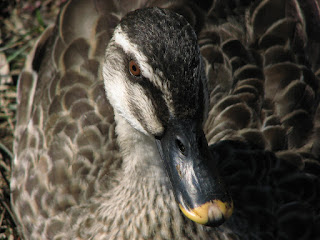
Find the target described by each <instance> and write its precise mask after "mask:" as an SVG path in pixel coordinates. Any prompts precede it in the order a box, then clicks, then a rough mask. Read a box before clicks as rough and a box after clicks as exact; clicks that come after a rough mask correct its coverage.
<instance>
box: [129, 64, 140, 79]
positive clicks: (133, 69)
mask: <svg viewBox="0 0 320 240" xmlns="http://www.w3.org/2000/svg"><path fill="white" fill-rule="evenodd" d="M129 71H130V73H131V74H132V75H133V76H135V77H140V74H141V72H140V67H139V66H138V64H137V63H136V62H135V61H133V60H130V62H129Z"/></svg>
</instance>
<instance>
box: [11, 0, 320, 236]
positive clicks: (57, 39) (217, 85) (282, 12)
mask: <svg viewBox="0 0 320 240" xmlns="http://www.w3.org/2000/svg"><path fill="white" fill-rule="evenodd" d="M207 5H209V6H210V8H208V6H207ZM207 5H206V4H203V5H200V6H198V5H197V4H196V3H193V2H188V3H187V2H186V1H173V2H171V1H166V0H159V1H156V0H155V1H151V2H147V1H134V2H133V1H120V2H118V1H106V2H103V1H89V0H88V1H86V0H77V1H69V2H67V3H66V5H65V6H64V7H63V8H62V10H61V12H60V14H59V16H58V20H57V23H56V25H55V26H52V27H49V28H48V29H47V30H46V31H45V32H44V33H43V34H42V36H41V37H40V38H39V40H38V42H37V45H36V46H35V48H34V50H33V52H32V53H31V54H30V56H29V57H28V59H27V62H26V67H25V69H24V71H23V72H22V74H21V76H20V80H19V88H18V103H19V106H18V111H17V124H16V132H15V145H14V151H15V159H14V162H13V166H12V168H13V174H12V183H11V189H12V206H13V209H14V211H15V213H16V215H17V222H18V225H19V227H20V231H21V234H22V236H24V238H26V239H310V240H311V239H316V238H317V236H320V232H319V229H320V201H319V200H320V183H319V180H320V178H319V176H320V162H319V158H320V157H319V155H320V144H319V143H320V107H319V106H320V105H319V93H320V92H319V90H320V89H319V77H320V59H319V53H320V43H319V39H318V38H319V37H318V36H319V35H317V34H316V33H318V32H319V31H320V23H319V22H316V23H315V22H314V21H315V20H312V19H320V11H319V4H318V1H312V0H308V1H298V0H287V1H277V0H263V1H259V0H258V1H242V3H240V2H238V1H236V2H235V1H225V2H223V1H213V2H212V3H209V4H207ZM149 6H158V7H162V8H169V9H171V10H173V11H176V12H178V13H179V14H182V15H183V16H184V17H185V18H186V19H187V20H188V21H189V23H190V24H191V25H192V26H193V27H194V28H195V31H196V33H197V35H198V42H199V45H200V51H201V54H202V56H203V57H204V62H205V64H206V66H205V71H206V76H207V79H208V89H209V103H210V105H209V113H208V119H207V120H206V122H205V125H204V131H205V133H206V138H207V140H208V143H209V144H210V145H211V146H210V149H211V151H212V154H214V156H215V157H216V159H218V162H219V164H218V168H219V172H220V175H221V176H222V177H223V178H224V180H225V182H226V185H227V186H228V188H229V190H230V192H231V195H232V198H233V202H234V213H233V215H232V217H231V218H230V219H229V220H228V221H227V222H226V223H224V224H223V225H222V226H220V227H216V228H209V227H203V226H200V225H199V224H196V223H193V222H191V221H190V220H188V219H186V218H185V217H184V216H182V214H181V212H180V211H179V208H178V207H177V204H176V202H175V201H174V197H173V194H172V191H171V190H170V188H167V187H164V186H163V185H161V184H157V182H161V181H166V180H162V179H152V180H150V182H146V181H144V182H142V183H143V184H141V182H139V180H137V181H136V182H126V180H123V182H122V179H126V178H125V177H124V176H123V175H122V174H123V157H124V155H125V154H126V153H127V152H126V150H128V149H130V147H132V146H134V145H133V144H134V143H133V141H135V140H136V139H132V142H123V141H122V134H124V133H123V132H125V130H126V129H122V130H119V129H117V131H116V130H115V129H116V122H115V119H114V111H113V108H112V106H111V105H110V103H109V102H108V99H107V97H106V94H105V89H104V84H103V77H102V73H101V67H102V64H103V63H104V55H105V49H106V46H107V43H108V42H109V40H110V38H111V37H112V34H113V31H114V29H115V27H116V25H117V24H118V22H119V21H120V19H121V18H122V17H123V16H124V15H125V14H126V13H127V12H129V11H132V10H134V9H137V8H142V7H149ZM137 34H138V33H137ZM159 41H161V40H159ZM121 131H122V132H121ZM142 138H143V139H142V140H141V141H145V142H146V148H147V147H148V146H149V144H151V143H150V139H149V140H148V139H147V137H145V138H144V137H142ZM121 144H124V145H125V144H127V145H125V146H127V148H125V151H120V150H119V145H121ZM137 157H139V156H137ZM140 171H141V172H139V169H137V176H139V175H143V174H144V172H143V169H142V170H140ZM130 184H132V187H131V188H132V189H130V190H126V189H125V188H124V187H122V188H121V187H119V186H126V187H127V186H129V185H130ZM129 188H130V187H129ZM129 188H128V189H129ZM121 189H122V190H123V191H121ZM150 189H152V191H151V190H150ZM125 191H126V192H125ZM114 195H116V196H118V199H119V202H116V203H112V204H114V206H117V208H114V209H110V208H111V207H110V206H111V205H110V199H113V201H114V199H115V198H114V197H112V196H114ZM108 200H109V201H108ZM108 204H109V205H108ZM104 206H109V208H108V207H106V208H105V209H104V208H103V207H104ZM106 209H108V211H109V212H107V210H106ZM104 211H105V212H104ZM109 213H110V215H108V214H109ZM112 214H113V215H112ZM110 216H113V217H112V218H111V217H110ZM119 216H120V217H119Z"/></svg>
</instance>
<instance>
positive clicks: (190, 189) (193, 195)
mask: <svg viewBox="0 0 320 240" xmlns="http://www.w3.org/2000/svg"><path fill="white" fill-rule="evenodd" d="M103 77H104V84H105V89H106V92H107V97H108V99H109V101H110V103H111V104H112V106H113V108H114V110H115V111H117V113H118V114H119V115H121V116H122V117H123V118H124V119H126V121H127V122H128V123H129V124H130V125H131V126H132V127H133V128H135V129H136V130H138V131H140V132H141V133H143V134H145V135H147V136H150V137H151V138H153V139H154V141H155V142H156V145H157V147H158V150H159V154H160V156H161V159H162V163H163V165H164V168H165V170H166V173H167V175H168V177H169V179H170V182H171V185H172V189H173V192H174V195H175V198H176V201H177V203H178V205H179V207H180V209H181V211H182V212H183V213H184V214H185V215H186V216H187V217H188V218H190V219H191V220H193V221H195V222H197V223H201V224H204V225H210V226H217V225H219V224H221V223H222V222H224V220H225V219H227V218H228V217H230V215H231V213H232V209H233V204H232V200H231V197H230V195H229V193H228V191H227V190H226V188H225V185H224V184H223V182H222V181H221V179H220V177H219V175H218V172H217V167H216V160H215V158H214V156H212V154H211V152H210V151H209V147H208V143H207V140H206V138H205V135H204V132H203V129H202V127H203V123H204V121H205V119H206V116H207V112H208V90H207V80H206V76H205V72H204V64H203V62H202V58H201V55H200V51H199V46H198V43H197V36H196V34H195V32H194V30H193V28H192V27H191V26H190V24H188V22H187V21H186V20H185V19H184V18H183V17H182V16H180V15H178V14H176V13H174V12H171V11H169V10H164V9H159V8H146V9H139V10H136V11H134V12H131V13H128V14H127V15H126V16H125V17H124V18H123V19H122V20H121V21H120V23H119V25H118V26H117V27H116V29H115V31H114V35H113V37H112V39H111V40H110V42H109V44H108V47H107V50H106V57H105V62H104V65H103Z"/></svg>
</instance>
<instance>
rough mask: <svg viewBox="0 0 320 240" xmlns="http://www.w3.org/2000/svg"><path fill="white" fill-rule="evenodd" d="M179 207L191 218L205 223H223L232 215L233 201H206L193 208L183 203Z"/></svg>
mask: <svg viewBox="0 0 320 240" xmlns="http://www.w3.org/2000/svg"><path fill="white" fill-rule="evenodd" d="M179 207H180V209H181V211H182V212H183V214H184V215H185V216H186V217H187V218H189V219H190V220H192V221H194V222H196V223H200V224H203V225H215V223H217V225H218V224H221V223H222V222H224V221H225V220H226V219H228V218H229V217H230V216H231V215H232V211H233V203H232V202H231V203H228V202H227V203H225V202H222V201H220V200H213V201H210V202H206V203H205V204H202V205H201V206H199V207H196V208H193V209H185V208H184V207H183V206H182V205H181V204H179Z"/></svg>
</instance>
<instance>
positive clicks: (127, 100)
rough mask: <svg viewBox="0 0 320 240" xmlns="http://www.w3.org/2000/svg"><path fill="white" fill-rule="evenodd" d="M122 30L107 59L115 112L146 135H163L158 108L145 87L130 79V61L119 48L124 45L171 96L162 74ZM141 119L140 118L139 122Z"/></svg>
mask: <svg viewBox="0 0 320 240" xmlns="http://www.w3.org/2000/svg"><path fill="white" fill-rule="evenodd" d="M120 30H121V29H120ZM120 30H119V27H118V28H117V30H116V31H115V33H114V36H113V38H112V39H111V41H110V43H109V46H108V48H107V50H106V58H105V62H104V64H103V78H104V84H105V89H106V93H107V97H108V99H109V101H110V103H111V104H112V106H113V107H114V109H115V110H116V111H117V112H118V113H119V114H120V115H121V116H122V117H124V118H125V119H126V120H127V121H128V122H129V123H130V125H131V126H132V127H134V128H135V129H137V130H138V131H140V132H142V133H144V134H146V135H148V134H150V133H151V134H160V133H162V131H163V126H162V124H161V122H160V120H159V119H158V117H157V113H156V109H155V107H154V105H153V103H152V101H151V99H150V98H149V97H148V96H147V95H146V94H145V91H144V89H143V88H142V86H140V85H139V84H134V83H133V82H132V81H131V80H129V79H127V77H128V73H127V72H125V71H126V69H129V68H128V67H126V66H124V64H127V63H126V60H125V59H123V54H121V53H120V52H119V51H117V48H118V47H119V46H120V47H121V48H122V49H123V50H124V52H125V53H127V54H128V55H132V56H133V57H134V58H135V61H136V62H137V64H138V65H139V67H140V70H141V74H142V75H143V76H144V77H146V78H148V79H149V80H150V81H152V82H153V83H158V84H155V85H156V86H157V85H159V88H160V89H161V91H163V92H164V95H165V96H167V98H169V99H170V98H171V95H170V94H169V91H168V90H167V88H165V87H164V86H163V84H162V83H161V81H160V80H161V79H160V77H159V75H157V74H156V73H155V72H154V71H153V69H152V67H151V66H150V65H149V64H148V63H147V58H146V57H145V56H144V55H143V54H142V53H141V52H139V51H138V49H137V47H136V46H135V45H134V44H132V43H131V42H130V41H129V40H128V39H127V38H126V36H125V35H124V34H123V33H122V32H121V31H120ZM119 31H120V32H119ZM158 74H159V73H158ZM169 99H167V100H166V99H165V101H166V103H167V104H168V105H169V103H170V102H171V101H170V100H169ZM137 111H138V113H137ZM137 116H139V117H138V118H139V119H137ZM142 122H143V123H142Z"/></svg>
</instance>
